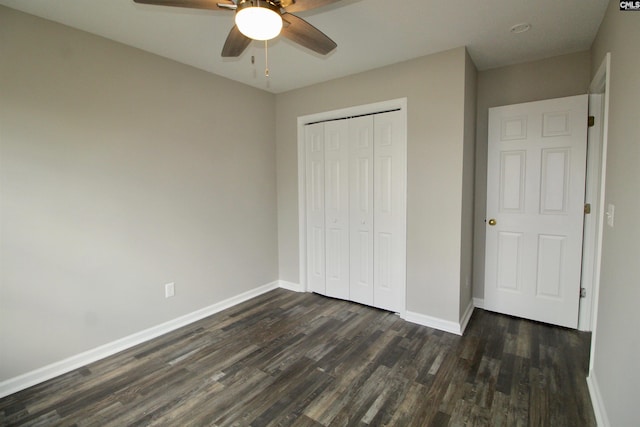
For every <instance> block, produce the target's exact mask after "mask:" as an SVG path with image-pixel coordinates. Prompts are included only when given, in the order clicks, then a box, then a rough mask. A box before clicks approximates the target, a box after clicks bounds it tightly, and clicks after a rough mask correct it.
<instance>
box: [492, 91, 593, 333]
mask: <svg viewBox="0 0 640 427" xmlns="http://www.w3.org/2000/svg"><path fill="white" fill-rule="evenodd" d="M586 124H587V95H580V96H575V97H568V98H560V99H553V100H547V101H539V102H531V103H526V104H518V105H510V106H505V107H496V108H491V109H490V110H489V158H488V165H487V166H488V169H487V171H488V172H487V217H488V218H491V219H494V220H495V225H491V222H488V224H487V242H486V269H485V271H486V276H485V306H486V308H487V309H489V310H494V311H498V312H502V313H506V314H511V315H515V316H519V317H524V318H528V319H533V320H538V321H542V322H547V323H553V324H557V325H561V326H567V327H573V328H575V327H576V326H577V321H578V304H579V289H580V270H581V253H582V224H583V208H584V180H585V165H586V141H587V126H586Z"/></svg>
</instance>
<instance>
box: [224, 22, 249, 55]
mask: <svg viewBox="0 0 640 427" xmlns="http://www.w3.org/2000/svg"><path fill="white" fill-rule="evenodd" d="M249 43H251V39H250V38H249V37H247V36H245V35H244V34H242V33H241V32H240V30H238V27H237V26H235V25H234V26H233V28H232V29H231V31H229V35H228V36H227V40H226V41H225V42H224V46H223V47H222V56H223V57H224V58H235V57H238V56H240V55H242V52H244V50H245V49H246V48H247V46H249Z"/></svg>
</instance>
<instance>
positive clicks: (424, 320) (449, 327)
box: [404, 308, 473, 335]
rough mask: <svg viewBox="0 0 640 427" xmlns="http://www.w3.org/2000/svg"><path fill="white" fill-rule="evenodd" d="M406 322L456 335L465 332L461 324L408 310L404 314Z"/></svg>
mask: <svg viewBox="0 0 640 427" xmlns="http://www.w3.org/2000/svg"><path fill="white" fill-rule="evenodd" d="M472 310H473V308H472ZM469 317H471V315H469ZM404 320H406V321H407V322H411V323H417V324H418V325H422V326H428V327H429V328H434V329H438V330H440V331H444V332H449V333H452V334H456V335H462V332H463V328H462V325H461V324H460V323H457V322H452V321H450V320H444V319H440V318H438V317H433V316H427V315H426V314H420V313H414V312H412V311H408V310H407V311H406V312H405V313H404Z"/></svg>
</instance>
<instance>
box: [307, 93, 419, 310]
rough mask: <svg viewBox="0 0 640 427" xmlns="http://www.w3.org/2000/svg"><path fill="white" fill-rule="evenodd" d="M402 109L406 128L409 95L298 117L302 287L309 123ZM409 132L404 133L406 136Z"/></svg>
mask: <svg viewBox="0 0 640 427" xmlns="http://www.w3.org/2000/svg"><path fill="white" fill-rule="evenodd" d="M398 109H399V110H401V111H402V112H403V113H404V119H405V128H406V118H407V98H398V99H392V100H389V101H382V102H376V103H373V104H366V105H359V106H354V107H348V108H342V109H339V110H332V111H326V112H322V113H315V114H309V115H306V116H300V117H298V236H299V243H298V245H299V246H298V254H299V255H298V256H299V258H298V261H299V268H300V277H299V281H300V285H301V287H302V289H303V290H305V291H307V292H308V291H309V289H308V286H307V263H306V259H307V224H306V222H307V221H306V205H305V201H306V180H305V176H306V161H305V159H306V152H305V143H304V142H305V138H304V126H305V125H306V124H310V123H315V122H321V121H326V120H333V119H343V118H349V117H356V116H361V115H365V114H375V113H383V112H386V111H392V110H398ZM406 134H407V132H405V138H406ZM405 145H406V141H405ZM406 189H407V183H406V174H405V182H404V191H405V195H404V198H405V200H406V191H407V190H406ZM405 295H406V282H405ZM405 310H406V298H404V299H403V307H402V310H401V312H400V314H401V315H402V316H404V312H405Z"/></svg>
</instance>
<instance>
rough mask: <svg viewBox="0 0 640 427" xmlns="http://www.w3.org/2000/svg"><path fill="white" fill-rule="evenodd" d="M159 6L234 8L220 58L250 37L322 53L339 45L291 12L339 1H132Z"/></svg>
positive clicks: (236, 53) (233, 53)
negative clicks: (281, 41) (285, 40)
mask: <svg viewBox="0 0 640 427" xmlns="http://www.w3.org/2000/svg"><path fill="white" fill-rule="evenodd" d="M133 1H134V2H136V3H143V4H153V5H158V6H177V7H187V8H193V9H225V10H233V11H235V14H236V16H235V25H234V26H233V28H232V29H231V31H230V32H229V35H228V36H227V40H226V41H225V43H224V46H223V48H222V56H223V57H237V56H240V55H241V54H242V52H244V50H245V49H246V48H247V46H249V43H250V42H251V40H271V39H272V38H274V37H276V36H278V34H282V35H283V36H285V37H286V38H288V39H289V40H291V41H293V42H295V43H298V44H299V45H301V46H304V47H306V48H308V49H311V50H312V51H314V52H317V53H319V54H321V55H326V54H328V53H329V52H331V51H332V50H333V49H335V48H336V47H337V46H338V45H337V44H336V43H335V42H334V41H333V40H331V39H330V38H329V37H327V36H326V35H325V34H324V33H323V32H322V31H320V30H318V29H317V28H316V27H314V26H313V25H311V24H309V23H308V22H307V21H305V20H304V19H302V18H299V17H297V16H296V15H293V14H292V13H293V12H303V11H306V10H311V9H315V8H318V7H322V6H326V5H329V4H331V3H335V2H337V1H339V0H220V1H216V0H133Z"/></svg>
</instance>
